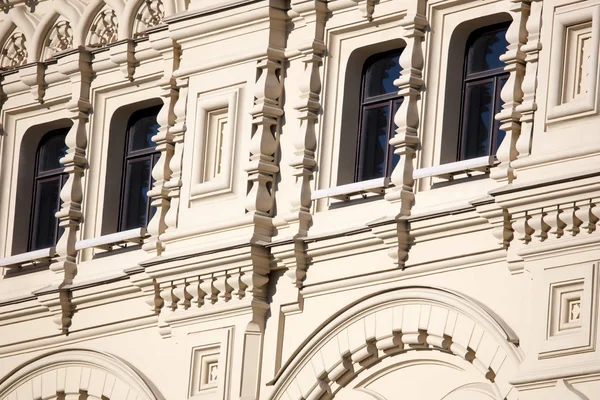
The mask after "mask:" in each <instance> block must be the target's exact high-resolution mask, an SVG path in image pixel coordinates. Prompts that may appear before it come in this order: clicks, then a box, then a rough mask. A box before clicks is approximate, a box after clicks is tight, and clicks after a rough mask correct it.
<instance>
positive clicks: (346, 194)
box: [312, 177, 390, 201]
mask: <svg viewBox="0 0 600 400" xmlns="http://www.w3.org/2000/svg"><path fill="white" fill-rule="evenodd" d="M389 185H390V178H387V177H386V178H377V179H370V180H368V181H362V182H355V183H349V184H347V185H340V186H335V187H331V188H327V189H320V190H314V191H313V192H312V200H319V199H326V198H333V199H337V200H342V201H348V200H350V197H351V196H354V195H359V194H366V193H377V194H383V193H385V188H386V187H388V186H389Z"/></svg>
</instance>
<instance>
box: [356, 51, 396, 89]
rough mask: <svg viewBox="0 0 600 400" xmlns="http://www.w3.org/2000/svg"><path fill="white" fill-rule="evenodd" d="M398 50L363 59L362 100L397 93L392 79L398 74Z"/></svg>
mask: <svg viewBox="0 0 600 400" xmlns="http://www.w3.org/2000/svg"><path fill="white" fill-rule="evenodd" d="M400 52H401V51H400V50H393V51H390V52H386V53H380V54H375V55H374V56H371V57H369V58H368V59H367V61H365V70H364V77H365V88H364V92H363V100H367V99H370V98H373V97H379V96H382V95H390V94H393V95H397V93H398V87H397V86H395V85H394V80H396V79H398V77H399V76H400V63H399V58H400Z"/></svg>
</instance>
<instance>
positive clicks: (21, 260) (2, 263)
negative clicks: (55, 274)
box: [0, 247, 56, 268]
mask: <svg viewBox="0 0 600 400" xmlns="http://www.w3.org/2000/svg"><path fill="white" fill-rule="evenodd" d="M55 255H56V250H55V249H54V247H49V248H47V249H41V250H35V251H28V252H27V253H21V254H17V255H14V256H10V257H6V258H0V267H2V268H20V267H22V266H23V265H25V264H36V263H38V262H45V261H50V260H51V259H52V257H54V256H55Z"/></svg>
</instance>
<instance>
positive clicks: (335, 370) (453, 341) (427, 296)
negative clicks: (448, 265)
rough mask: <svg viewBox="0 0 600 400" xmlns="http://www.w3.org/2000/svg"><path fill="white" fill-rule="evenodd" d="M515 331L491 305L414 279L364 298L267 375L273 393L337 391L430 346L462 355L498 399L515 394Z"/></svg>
mask: <svg viewBox="0 0 600 400" xmlns="http://www.w3.org/2000/svg"><path fill="white" fill-rule="evenodd" d="M517 344H518V339H517V337H516V335H515V334H514V332H512V330H511V329H510V328H509V327H508V326H507V325H506V324H504V323H503V322H502V321H501V320H500V319H499V318H498V317H497V316H494V315H493V314H492V312H491V311H489V310H486V309H485V308H484V307H483V306H482V305H480V304H477V302H476V301H474V300H472V299H469V298H467V297H466V296H463V295H461V294H458V293H456V292H453V291H450V290H445V289H436V288H430V287H421V286H411V287H404V288H398V289H393V290H387V291H383V292H379V293H376V294H374V295H371V296H368V297H366V298H363V299H361V300H359V301H357V302H355V303H353V304H350V305H349V306H348V307H346V308H345V309H343V310H342V311H340V312H339V313H338V314H337V315H336V316H334V317H332V318H331V319H329V320H328V321H326V322H325V323H324V324H323V325H321V326H320V327H319V328H318V329H317V330H316V334H315V335H314V336H312V337H311V338H309V339H307V340H306V341H305V342H304V343H303V344H302V345H301V346H300V347H299V349H298V350H297V351H296V352H295V353H294V354H293V355H292V357H291V358H290V359H289V360H288V362H287V363H286V364H285V365H284V366H283V367H282V368H281V370H280V371H279V373H278V374H277V376H276V377H275V378H274V379H273V380H272V381H271V382H270V384H272V385H274V386H275V388H274V391H273V395H272V399H274V400H278V399H282V398H290V399H311V400H312V399H315V400H316V399H325V398H331V397H332V396H335V395H336V394H337V393H338V392H339V391H340V390H341V389H342V388H343V387H345V386H346V385H347V384H348V383H349V382H350V381H352V380H354V379H355V378H356V377H358V376H359V375H360V374H361V373H362V372H363V371H366V370H367V369H369V368H371V367H373V366H374V365H376V364H378V363H380V362H381V361H382V360H385V359H386V358H388V357H393V356H397V355H400V354H406V353H407V352H410V351H413V350H415V351H416V350H435V351H440V352H444V353H446V354H449V355H453V356H457V357H460V358H461V359H462V360H465V361H466V362H468V363H470V364H472V365H473V366H474V367H475V368H476V369H477V370H478V371H479V373H480V374H481V375H482V377H485V380H486V382H487V383H489V386H490V388H491V390H492V391H493V395H494V396H495V397H496V398H498V399H511V400H512V399H516V398H517V396H518V394H517V392H516V390H514V389H513V387H512V385H510V383H509V379H510V378H512V377H513V375H514V374H515V373H516V372H517V368H518V366H519V364H520V363H521V361H522V359H523V356H522V354H521V351H520V349H519V348H518V345H517Z"/></svg>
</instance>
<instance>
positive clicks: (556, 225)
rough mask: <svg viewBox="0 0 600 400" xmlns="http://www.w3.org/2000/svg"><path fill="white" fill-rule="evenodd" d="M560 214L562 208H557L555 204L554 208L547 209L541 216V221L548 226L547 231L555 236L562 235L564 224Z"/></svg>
mask: <svg viewBox="0 0 600 400" xmlns="http://www.w3.org/2000/svg"><path fill="white" fill-rule="evenodd" d="M561 215H562V210H561V209H560V208H559V206H556V208H553V209H550V210H548V211H547V212H546V215H545V216H544V218H543V221H544V222H545V223H546V224H547V225H548V226H549V229H548V232H549V233H551V234H552V235H554V236H556V237H557V238H559V237H561V236H562V235H563V233H564V232H563V229H564V228H565V226H566V224H565V223H564V221H563V220H562V219H561Z"/></svg>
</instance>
